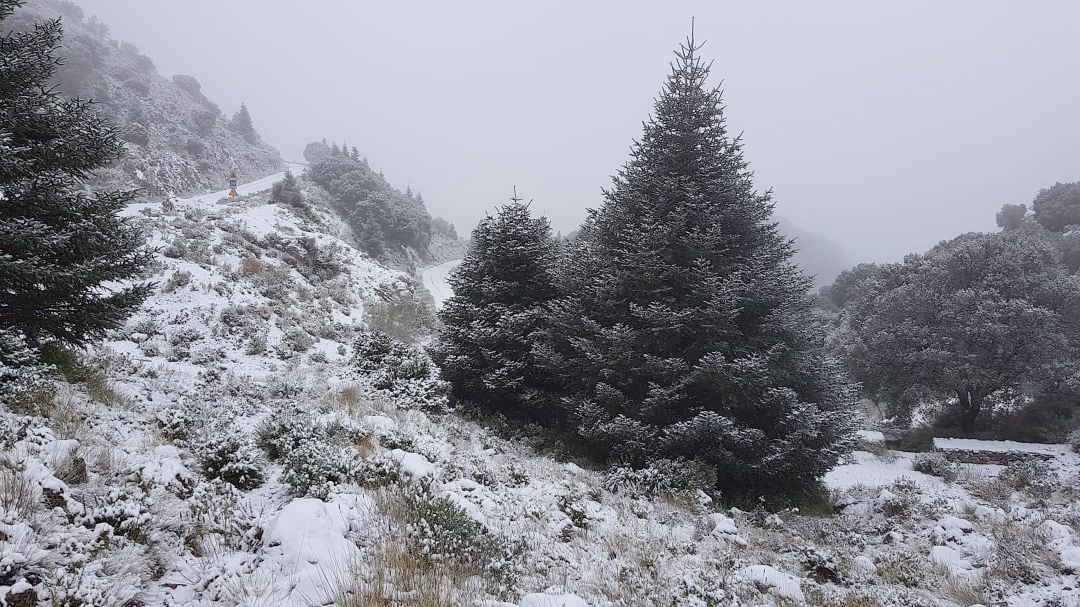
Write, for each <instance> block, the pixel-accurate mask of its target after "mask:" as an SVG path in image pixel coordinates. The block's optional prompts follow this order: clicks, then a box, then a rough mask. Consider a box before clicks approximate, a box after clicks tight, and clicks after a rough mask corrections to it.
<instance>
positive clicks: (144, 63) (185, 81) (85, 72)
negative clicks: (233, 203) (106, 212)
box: [4, 0, 283, 196]
mask: <svg viewBox="0 0 1080 607" xmlns="http://www.w3.org/2000/svg"><path fill="white" fill-rule="evenodd" d="M57 17H59V18H60V19H61V23H62V26H63V29H64V37H63V39H62V46H61V48H60V49H59V52H58V55H59V56H60V57H62V61H61V63H60V65H59V67H58V69H57V72H56V74H55V78H54V80H55V82H56V84H57V85H58V87H59V90H60V91H61V92H62V93H63V94H64V95H65V96H69V97H81V98H84V99H92V100H93V101H94V102H96V104H97V108H98V111H99V112H100V113H101V114H103V115H104V116H106V117H108V118H109V119H110V121H111V122H112V123H113V124H115V125H117V126H118V127H122V131H121V138H122V139H123V141H124V147H125V153H124V158H123V159H121V160H120V161H119V162H117V163H116V164H114V165H113V166H111V167H109V168H107V169H104V170H101V171H98V172H97V174H96V175H95V177H94V184H95V185H96V186H101V187H105V188H120V189H125V190H126V189H133V188H139V189H140V190H142V191H143V192H144V193H146V194H152V195H155V196H157V195H164V194H165V193H168V192H174V193H177V194H180V193H183V192H200V193H203V192H207V191H208V190H210V189H215V190H216V189H218V188H219V187H220V186H221V185H222V184H223V183H224V180H225V178H226V176H227V175H228V174H229V172H230V171H232V170H235V171H237V172H238V174H239V175H240V178H241V180H244V181H250V180H252V179H255V178H258V177H262V176H264V175H267V174H269V173H273V172H276V171H279V170H281V168H282V165H283V162H282V159H281V154H280V153H279V152H278V151H277V150H276V149H274V147H273V146H271V145H269V144H267V143H265V142H263V141H261V140H259V138H258V137H257V136H256V137H253V138H246V137H245V136H244V135H243V134H242V133H240V132H238V130H237V129H236V128H233V127H232V126H231V125H230V121H229V118H228V116H226V115H225V114H224V113H223V112H222V111H221V109H220V108H219V107H218V106H217V105H216V104H215V103H214V102H213V101H211V100H210V99H207V98H206V96H205V95H203V93H202V91H201V85H200V84H199V82H198V80H196V79H195V78H194V77H192V76H186V75H178V76H173V77H171V78H168V77H165V76H164V75H161V74H158V72H157V69H156V67H155V66H154V62H153V61H152V60H151V58H149V57H147V56H146V55H143V54H142V53H140V52H139V51H138V49H136V48H135V47H134V46H133V45H131V44H129V43H126V42H121V41H119V40H116V39H113V38H112V37H111V35H110V33H109V29H108V27H107V26H106V25H105V24H103V23H101V22H100V21H98V20H97V19H96V18H94V17H93V16H91V15H84V14H83V12H82V10H81V9H80V8H79V7H78V6H77V5H76V4H75V3H72V2H65V1H63V0H32V1H31V2H28V3H27V4H26V5H24V6H23V7H22V8H20V9H19V11H18V12H17V13H16V14H15V15H14V16H12V17H11V18H9V19H8V20H5V22H4V25H5V26H11V27H13V28H14V29H29V28H31V27H32V24H33V23H38V22H41V21H42V20H43V19H54V18H57ZM255 111H256V114H257V108H255ZM256 118H257V116H256ZM256 126H257V124H256Z"/></svg>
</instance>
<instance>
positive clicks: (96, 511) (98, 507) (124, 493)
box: [75, 487, 153, 542]
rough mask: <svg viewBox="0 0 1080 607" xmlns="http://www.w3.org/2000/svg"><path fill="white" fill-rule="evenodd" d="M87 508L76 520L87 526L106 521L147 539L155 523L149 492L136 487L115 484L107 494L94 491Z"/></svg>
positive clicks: (122, 531) (136, 537)
mask: <svg viewBox="0 0 1080 607" xmlns="http://www.w3.org/2000/svg"><path fill="white" fill-rule="evenodd" d="M83 505H84V506H85V511H84V512H82V513H78V514H76V515H75V522H77V523H79V524H81V525H82V526H84V527H86V528H87V529H95V528H96V527H97V526H98V525H100V524H102V523H105V524H107V525H108V526H109V527H110V528H111V529H112V530H113V531H114V532H115V533H117V534H118V535H123V536H125V537H127V538H128V539H130V540H132V541H135V542H140V541H145V540H146V538H147V533H148V531H149V529H150V526H151V524H152V523H153V515H152V514H151V512H150V505H149V503H148V502H147V496H146V494H145V493H144V492H143V491H142V490H141V489H138V488H135V487H127V488H120V487H113V488H111V489H110V490H109V491H108V493H106V494H104V495H91V496H89V498H88V499H87V500H86V501H85V502H84V504H83Z"/></svg>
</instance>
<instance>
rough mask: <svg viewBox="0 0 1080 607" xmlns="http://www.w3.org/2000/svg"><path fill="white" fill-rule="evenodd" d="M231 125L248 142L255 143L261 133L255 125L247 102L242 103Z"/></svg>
mask: <svg viewBox="0 0 1080 607" xmlns="http://www.w3.org/2000/svg"><path fill="white" fill-rule="evenodd" d="M231 126H232V128H233V130H234V131H236V132H237V133H240V135H241V136H242V137H243V138H244V139H245V140H247V142H248V143H255V142H257V141H258V140H259V133H258V132H256V131H255V125H254V123H252V121H251V114H250V113H249V112H248V108H247V105H246V104H244V103H241V104H240V111H239V112H237V113H236V114H235V115H234V116H233V118H232V123H231Z"/></svg>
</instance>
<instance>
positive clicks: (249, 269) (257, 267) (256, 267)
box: [240, 257, 263, 276]
mask: <svg viewBox="0 0 1080 607" xmlns="http://www.w3.org/2000/svg"><path fill="white" fill-rule="evenodd" d="M262 272H263V263H262V262H261V261H259V260H258V259H256V258H254V257H245V258H244V259H243V260H241V261H240V273H241V274H243V275H244V276H255V275H258V274H262Z"/></svg>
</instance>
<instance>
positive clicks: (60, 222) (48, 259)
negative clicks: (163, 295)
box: [0, 0, 148, 364]
mask: <svg viewBox="0 0 1080 607" xmlns="http://www.w3.org/2000/svg"><path fill="white" fill-rule="evenodd" d="M21 4H22V3H21V1H19V0H0V31H2V30H3V27H2V22H3V20H5V19H7V18H8V17H9V16H11V14H12V12H13V11H14V10H15V9H16V8H17V7H18V6H19V5H21ZM61 36H62V31H61V28H60V23H59V21H58V20H56V21H47V22H44V23H38V24H36V25H35V26H34V28H33V29H32V30H31V31H27V32H9V33H8V34H6V35H4V36H3V37H2V38H0V285H3V287H2V288H0V363H4V364H14V363H19V362H27V361H28V360H29V358H28V357H27V356H26V353H27V351H30V352H33V351H34V350H35V349H36V348H37V347H38V346H40V345H42V344H44V343H46V342H50V341H59V342H62V343H67V344H73V345H81V344H83V343H85V342H86V341H87V340H88V339H90V338H93V337H97V336H100V335H101V334H103V333H104V332H105V331H106V330H107V329H109V328H111V327H114V326H116V325H118V324H119V323H120V322H122V321H123V319H124V318H125V317H126V316H127V315H128V314H129V312H130V311H131V310H132V309H133V308H134V307H136V306H138V305H139V304H140V303H141V302H142V300H143V299H144V298H145V297H146V295H147V294H148V287H147V286H146V285H136V286H128V287H119V286H117V285H120V284H122V283H123V282H124V281H127V280H129V279H131V278H132V277H133V276H134V275H135V274H136V273H138V272H139V271H140V270H142V268H143V267H144V266H145V263H146V262H147V260H148V253H147V251H146V250H145V249H144V248H143V238H142V236H141V234H140V233H139V232H138V230H136V229H135V228H134V227H133V226H132V225H130V224H129V223H128V222H127V221H124V220H122V219H119V218H118V217H117V211H119V210H120V209H121V208H123V207H124V205H126V204H127V203H128V202H130V200H131V199H132V194H131V193H130V192H96V193H95V192H89V191H86V189H85V187H84V185H83V184H84V182H85V180H86V179H87V178H88V177H89V176H90V174H91V172H92V171H93V170H95V169H98V168H101V167H104V166H106V165H108V164H109V163H111V162H113V161H114V160H115V159H116V158H117V156H118V155H119V154H120V152H121V149H122V148H121V144H120V142H119V139H118V137H117V132H116V131H115V130H114V129H113V128H112V127H111V126H109V125H108V124H107V123H106V122H105V121H104V120H103V119H102V118H100V117H99V116H98V115H97V114H96V113H95V112H94V111H93V108H92V107H91V106H90V105H89V103H88V102H86V101H83V100H79V99H62V98H60V97H59V96H57V94H56V93H55V92H54V91H53V90H52V89H50V88H49V84H48V83H49V79H50V77H51V76H52V74H53V71H54V69H55V67H56V65H57V60H56V59H55V58H54V53H55V51H56V49H57V47H58V45H59V41H60V38H61Z"/></svg>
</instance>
